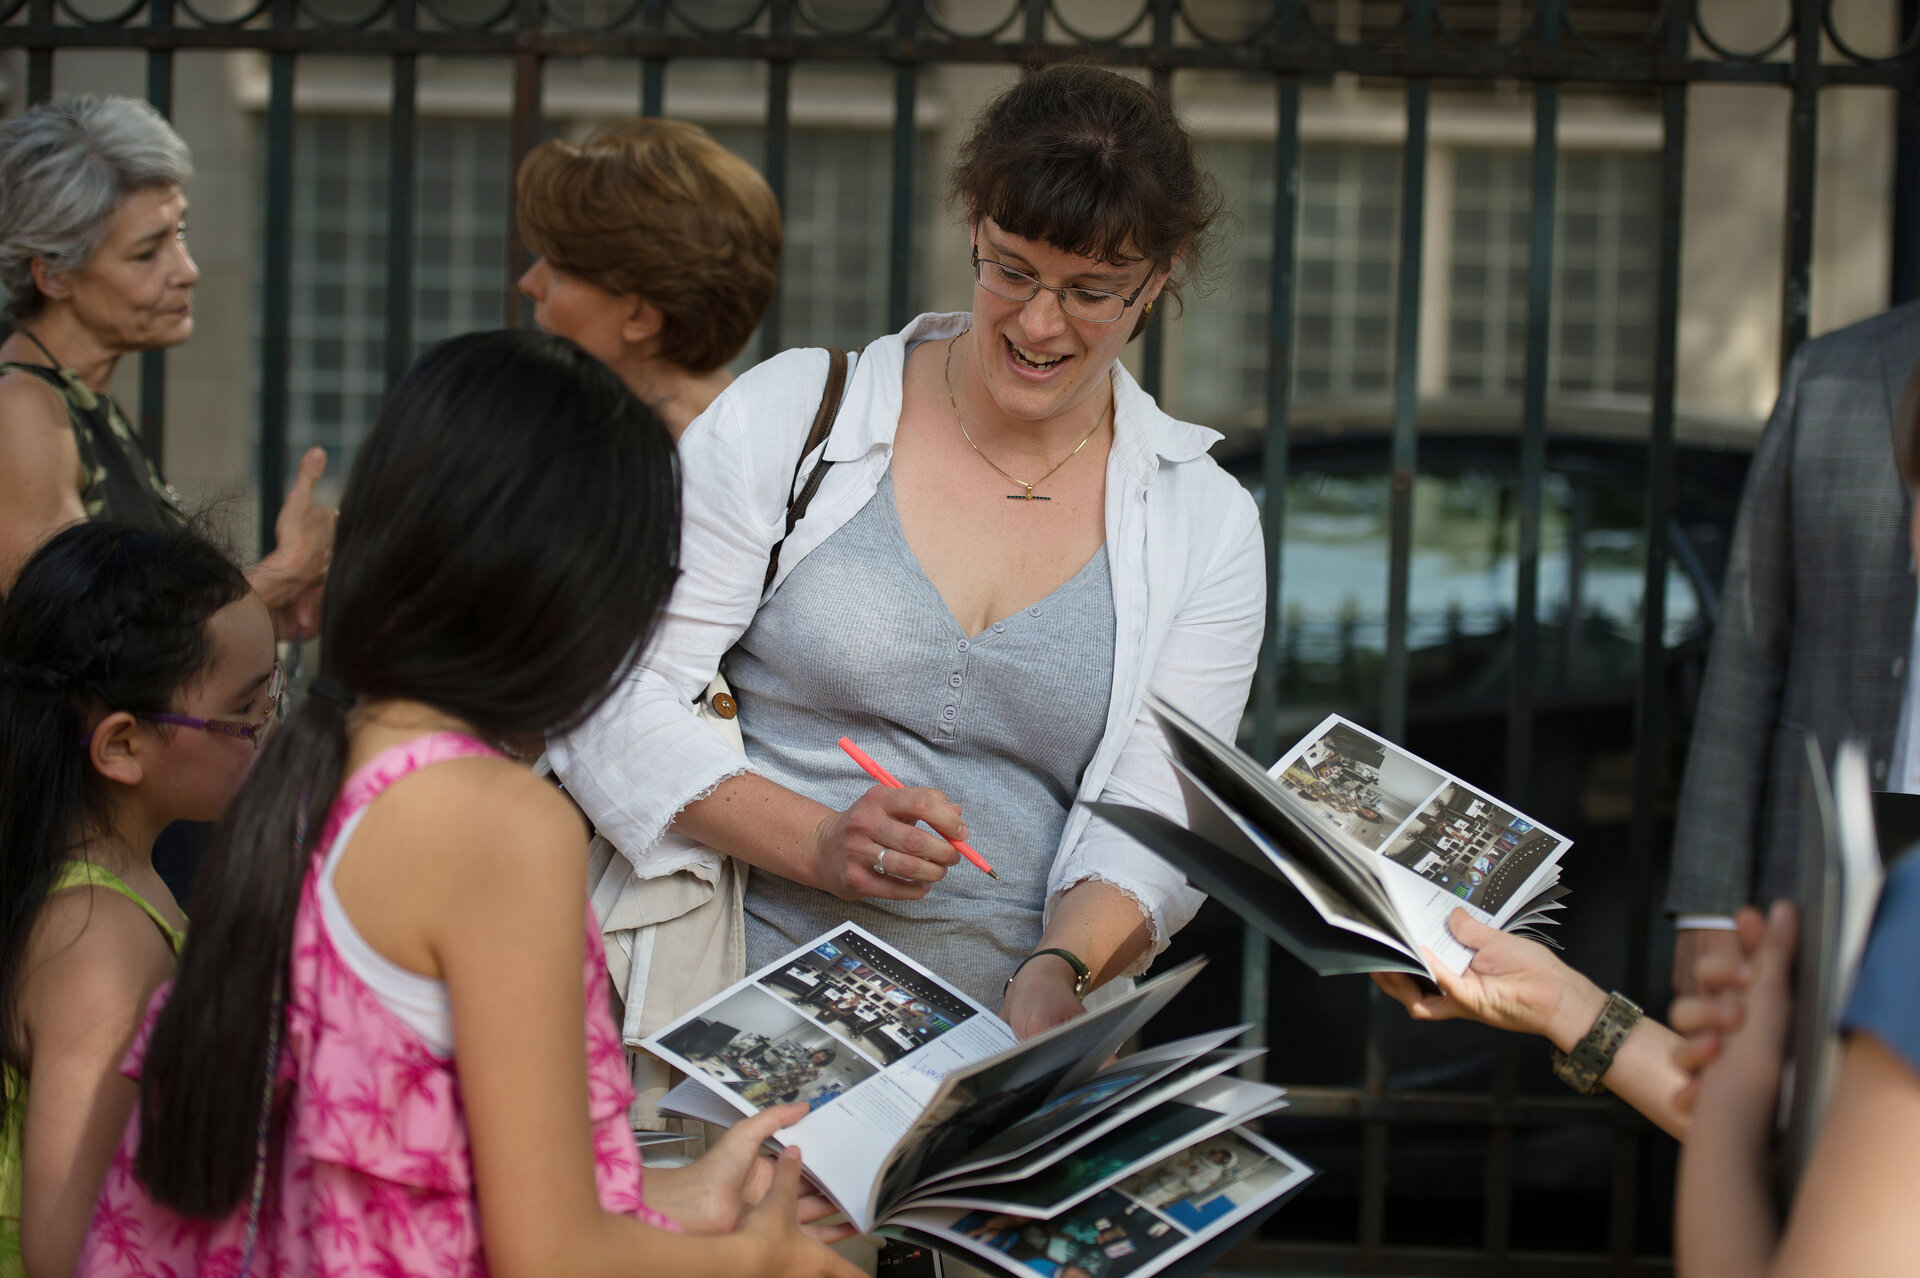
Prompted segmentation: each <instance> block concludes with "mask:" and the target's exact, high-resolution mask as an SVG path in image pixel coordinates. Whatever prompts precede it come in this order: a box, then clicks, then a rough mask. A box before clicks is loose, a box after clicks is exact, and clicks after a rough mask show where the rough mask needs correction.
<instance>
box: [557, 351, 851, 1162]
mask: <svg viewBox="0 0 1920 1278" xmlns="http://www.w3.org/2000/svg"><path fill="white" fill-rule="evenodd" d="M847 367H848V360H847V353H846V352H845V351H839V350H835V351H829V352H828V361H827V381H826V385H825V387H824V389H823V390H822V392H821V397H820V409H819V411H818V412H817V413H816V414H815V415H814V420H813V428H812V430H811V431H809V432H808V435H807V440H806V444H805V446H804V447H803V448H802V449H801V451H800V460H799V461H798V462H796V463H795V464H794V482H795V483H798V482H799V479H800V466H801V465H802V464H804V463H805V461H806V459H807V457H808V456H809V455H810V454H811V453H813V452H814V451H815V450H816V449H818V448H819V447H820V446H821V444H823V443H824V442H825V441H826V438H827V436H828V435H829V434H831V433H832V430H833V421H834V418H835V417H836V416H838V415H839V411H840V401H841V398H842V396H843V395H844V393H845V391H846V383H847ZM832 465H833V463H832V462H830V461H827V460H826V459H825V458H824V457H823V458H822V459H821V460H820V461H819V463H817V464H816V465H815V466H814V468H813V471H812V472H811V473H810V474H809V475H808V477H807V482H806V484H805V486H804V487H803V488H801V490H800V491H799V493H798V494H797V495H796V496H794V497H793V499H792V500H791V501H789V502H788V504H787V522H786V532H785V533H783V534H782V535H781V538H780V541H779V542H776V543H775V545H774V547H773V552H772V554H771V555H770V556H769V558H768V562H767V575H766V584H767V585H771V584H772V582H773V577H774V574H775V573H776V572H777V571H778V570H779V566H780V547H781V546H782V545H784V544H785V542H786V537H787V534H790V533H792V531H793V529H794V525H795V524H797V523H798V522H799V521H800V517H801V516H802V515H804V514H805V513H806V509H807V505H808V503H809V502H811V501H812V500H813V495H814V493H815V492H816V491H818V490H819V487H820V481H821V480H822V479H824V478H825V477H826V472H827V470H828V469H829V468H830V467H831V466H832ZM789 491H791V488H790V489H789ZM693 711H694V714H695V716H696V717H697V718H699V719H700V720H701V721H702V722H703V723H705V724H706V725H707V726H708V727H710V728H712V729H713V730H714V731H715V732H718V733H719V734H720V735H721V736H723V737H724V738H726V740H727V742H728V743H729V744H730V745H731V746H732V747H733V748H734V749H735V750H738V751H740V752H741V753H743V754H744V753H745V752H746V743H745V741H744V740H743V738H742V737H741V733H740V721H739V713H740V711H739V704H738V703H737V702H736V701H735V700H734V698H733V692H732V690H731V689H730V688H729V687H728V686H727V680H726V676H725V675H721V674H715V675H714V677H713V681H712V682H711V683H709V684H708V685H707V687H706V689H705V691H703V692H702V693H701V694H700V699H699V700H698V701H697V702H696V703H695V704H694V707H693ZM676 843H677V844H679V845H680V847H681V848H683V849H691V848H694V847H697V846H698V845H697V844H694V843H693V842H692V841H691V840H688V839H686V838H685V837H684V836H682V835H677V834H675V833H673V832H672V831H668V832H667V834H666V835H664V836H663V837H662V839H661V841H660V844H659V847H660V848H663V849H668V850H673V848H674V845H675V844H676ZM716 860H717V865H716V864H715V861H716ZM746 883H747V873H746V867H744V866H741V865H738V864H736V863H735V862H734V860H733V858H731V857H725V856H722V857H718V858H702V859H701V860H699V861H698V862H695V863H694V864H691V865H689V866H687V867H686V868H684V869H681V870H677V871H675V872H673V873H671V874H664V875H659V876H656V877H652V878H642V877H641V876H640V875H639V873H638V872H637V871H636V870H635V869H634V867H633V865H632V863H631V862H629V861H628V860H627V858H626V857H624V856H622V855H621V854H620V850H619V849H618V848H616V847H614V846H613V844H611V843H609V842H608V841H607V840H606V839H605V838H604V837H602V836H600V835H597V834H596V835H595V836H594V839H593V843H592V845H591V846H590V847H589V849H588V859H587V884H588V889H589V892H590V894H591V896H592V900H593V908H594V913H595V914H596V915H597V916H598V918H599V919H600V930H601V933H602V935H603V937H604V939H605V943H606V951H607V975H608V977H609V978H610V979H611V980H612V983H613V993H614V997H615V1001H616V1006H615V1012H616V1015H617V1017H618V1019H619V1021H620V1037H621V1039H622V1040H623V1041H624V1042H625V1044H626V1046H627V1050H628V1060H629V1061H630V1063H631V1064H632V1067H633V1085H634V1092H635V1093H636V1099H635V1101H634V1106H633V1111H632V1118H633V1122H634V1125H635V1126H636V1127H645V1128H649V1129H652V1130H671V1129H674V1124H673V1120H670V1119H666V1118H664V1117H663V1116H662V1115H661V1114H660V1112H659V1109H658V1104H659V1101H660V1098H661V1097H662V1096H664V1095H665V1094H666V1092H667V1090H668V1089H669V1088H671V1087H672V1086H673V1085H674V1083H675V1082H677V1081H678V1078H677V1077H676V1075H675V1073H674V1071H672V1070H671V1069H670V1068H669V1067H668V1066H667V1065H666V1063H665V1062H663V1061H661V1060H659V1059H657V1058H655V1057H654V1056H652V1055H650V1054H648V1053H647V1052H644V1051H641V1050H640V1043H641V1042H642V1040H644V1039H646V1038H648V1037H650V1036H651V1035H653V1034H654V1033H656V1032H657V1031H659V1030H660V1029H662V1028H663V1027H665V1026H666V1025H668V1024H669V1023H671V1022H672V1021H674V1020H677V1019H678V1018H679V1017H681V1016H683V1015H685V1014H686V1013H687V1012H690V1011H692V1010H693V1009H694V1008H696V1007H698V1006H699V1005H700V1004H702V1003H704V1002H706V1001H707V1000H708V999H710V998H712V997H713V996H714V995H715V994H718V993H719V992H720V991H721V990H723V989H725V988H727V986H729V985H732V984H733V983H734V982H736V981H738V980H740V979H741V978H742V977H743V976H745V975H746V920H745V915H744V912H743V909H742V906H743V903H744V901H745V897H746ZM692 1152H697V1150H696V1151H692Z"/></svg>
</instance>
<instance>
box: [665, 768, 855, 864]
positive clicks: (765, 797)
mask: <svg viewBox="0 0 1920 1278" xmlns="http://www.w3.org/2000/svg"><path fill="white" fill-rule="evenodd" d="M832 816H833V810H832V809H831V808H829V807H827V805H826V804H824V803H820V802H818V801H816V800H814V799H809V798H807V797H806V796H805V795H802V794H795V793H794V792H793V791H792V790H789V789H787V788H786V787H785V786H783V785H779V784H776V783H775V782H772V781H769V780H767V778H765V777H763V776H758V775H756V774H754V773H751V772H743V773H741V774H740V775H739V776H736V777H728V778H727V779H726V780H725V781H722V782H721V783H720V784H719V785H718V786H716V787H715V788H714V791H713V793H712V794H710V795H708V796H707V797H706V798H704V799H700V800H697V801H695V802H693V803H689V804H688V805H687V806H686V807H685V808H683V809H681V811H680V815H679V816H678V817H676V818H675V819H674V822H673V828H674V829H675V830H676V831H678V832H679V833H681V834H684V835H686V836H687V837H688V838H690V839H694V840H697V841H698V842H700V843H704V844H705V845H706V846H708V847H710V848H713V849H715V850H716V851H720V852H725V853H726V854H727V855H728V856H731V857H733V858H734V859H735V860H739V861H745V862H746V863H747V864H748V865H751V866H753V867H754V868H755V869H760V870H766V871H768V872H770V873H773V874H778V875H779V876H780V877H782V878H785V879H792V880H793V881H794V882H796V883H804V884H806V885H807V886H808V887H819V886H820V884H819V883H818V882H817V881H816V875H815V858H814V856H813V849H814V846H815V840H816V838H817V836H818V833H819V829H820V826H821V823H822V822H824V821H826V820H828V819H829V818H831V817H832Z"/></svg>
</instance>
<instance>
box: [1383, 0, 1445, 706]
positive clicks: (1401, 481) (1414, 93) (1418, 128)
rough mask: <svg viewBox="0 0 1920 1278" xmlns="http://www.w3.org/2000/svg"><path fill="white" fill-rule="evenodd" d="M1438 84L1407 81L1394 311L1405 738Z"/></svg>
mask: <svg viewBox="0 0 1920 1278" xmlns="http://www.w3.org/2000/svg"><path fill="white" fill-rule="evenodd" d="M1429 3H1430V0H1408V5H1407V17H1408V22H1409V29H1408V47H1409V49H1410V50H1411V51H1412V52H1413V53H1414V55H1415V56H1418V55H1419V54H1420V53H1422V52H1424V51H1425V49H1426V46H1427V42H1428V34H1429V32H1430V30H1431V18H1430V16H1429V9H1428V5H1429ZM1431 89H1432V85H1431V84H1430V83H1429V82H1428V81H1426V80H1424V79H1415V80H1409V81H1408V82H1407V140H1406V143H1405V145H1404V146H1403V147H1402V149H1401V153H1400V264H1399V266H1398V268H1397V269H1398V271H1399V296H1398V298H1397V299H1396V301H1395V311H1394V355H1393V463H1392V464H1393V471H1392V481H1391V485H1390V492H1391V494H1392V496H1391V502H1392V506H1391V509H1390V511H1389V524H1388V529H1389V532H1388V537H1389V546H1390V551H1389V556H1390V557H1389V559H1388V568H1387V653H1386V663H1385V668H1384V671H1383V675H1382V686H1381V689H1380V730H1381V732H1382V733H1383V734H1384V735H1385V736H1386V737H1387V738H1388V739H1389V740H1392V741H1398V742H1401V743H1403V744H1404V743H1405V741H1406V739H1407V578H1408V568H1409V564H1410V562H1411V560H1412V557H1413V477H1414V468H1415V466H1416V465H1417V463H1418V458H1419V447H1420V444H1419V433H1418V432H1419V429H1420V426H1419V413H1420V275H1421V246H1422V244H1423V242H1424V240H1425V234H1424V231H1425V225H1426V216H1427V106H1428V97H1429V93H1430V90H1431Z"/></svg>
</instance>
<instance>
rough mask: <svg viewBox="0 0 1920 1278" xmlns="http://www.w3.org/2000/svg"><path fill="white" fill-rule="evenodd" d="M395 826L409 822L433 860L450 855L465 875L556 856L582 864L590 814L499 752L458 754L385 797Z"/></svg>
mask: <svg viewBox="0 0 1920 1278" xmlns="http://www.w3.org/2000/svg"><path fill="white" fill-rule="evenodd" d="M387 803H388V806H389V820H390V821H391V822H392V823H393V825H392V826H391V827H390V828H393V829H395V832H396V833H398V832H400V830H401V829H402V828H404V829H405V830H406V831H407V832H408V833H409V834H411V835H412V836H413V837H414V838H416V839H418V840H419V841H420V843H421V845H423V846H426V847H428V848H429V849H430V850H429V852H428V855H430V856H432V857H434V858H435V859H441V858H453V859H454V860H456V861H457V863H458V868H460V869H461V870H463V871H465V872H466V873H463V874H462V876H461V877H463V878H464V877H469V876H470V875H473V874H479V875H483V876H484V875H489V874H494V873H498V872H500V871H502V870H508V869H510V868H511V867H510V866H509V865H506V864H503V863H505V862H517V861H521V860H524V859H526V855H527V854H528V853H529V852H533V853H535V854H536V855H537V856H538V857H539V858H540V859H554V858H555V857H557V858H559V859H560V860H561V861H562V862H563V863H568V864H569V868H571V863H573V862H578V863H581V864H584V860H585V855H586V846H587V825H586V819H585V818H584V817H582V816H581V815H580V810H579V809H578V808H576V807H575V806H574V805H573V801H572V800H571V799H569V798H567V796H566V795H565V794H563V793H561V791H560V790H559V789H558V788H556V787H555V786H554V785H553V783H552V782H550V781H547V780H545V779H544V778H541V777H537V776H535V775H534V774H533V773H532V772H531V771H529V770H528V769H527V768H525V767H522V766H521V765H519V764H516V763H512V762H510V761H508V760H506V759H500V758H472V759H457V760H454V761H452V762H449V763H443V764H438V765H436V766H434V767H431V768H425V769H422V770H421V771H419V772H416V773H414V774H412V775H411V776H409V777H407V778H406V779H405V780H404V781H402V782H399V783H397V784H396V785H395V786H394V788H393V791H392V793H391V795H390V796H389V798H388V800H387Z"/></svg>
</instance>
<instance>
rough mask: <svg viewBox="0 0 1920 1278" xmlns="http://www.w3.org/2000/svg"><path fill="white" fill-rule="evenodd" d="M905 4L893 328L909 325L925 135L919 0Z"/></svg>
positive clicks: (896, 124)
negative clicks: (917, 42) (917, 149)
mask: <svg viewBox="0 0 1920 1278" xmlns="http://www.w3.org/2000/svg"><path fill="white" fill-rule="evenodd" d="M896 3H897V4H898V5H899V16H898V26H897V27H896V28H895V33H896V35H897V37H898V45H897V48H898V50H899V52H898V54H897V55H896V57H897V61H895V63H894V67H893V228H892V232H891V236H890V238H889V240H888V242H887V331H888V332H892V333H897V332H899V331H900V330H901V329H903V328H905V327H906V326H907V320H908V318H909V316H908V314H907V288H908V284H909V283H910V281H911V277H912V273H913V149H914V143H915V142H916V141H917V140H918V138H919V132H920V131H919V128H918V127H917V126H916V124H915V123H914V115H915V111H916V109H917V105H918V101H919V77H920V64H919V62H918V61H917V60H916V59H915V57H914V55H913V47H914V36H915V34H916V32H915V30H914V19H915V17H916V16H917V8H918V6H917V4H916V3H915V0H896Z"/></svg>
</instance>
